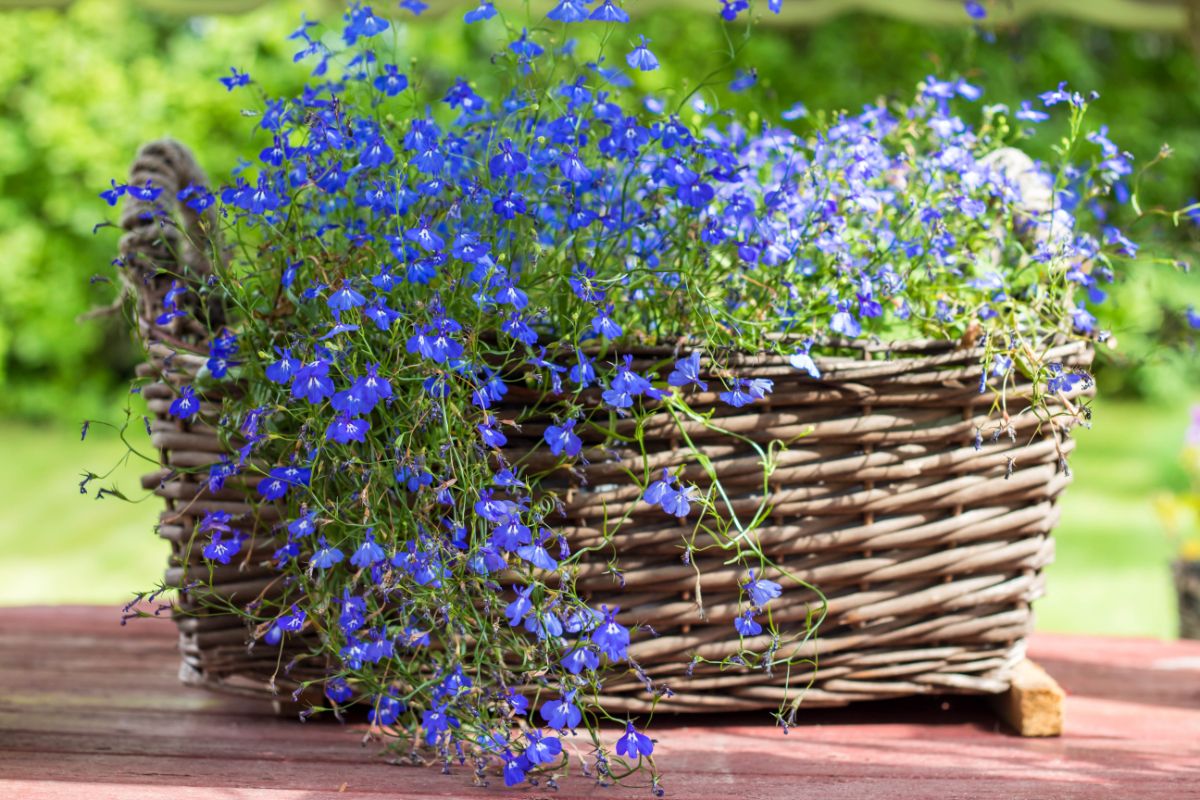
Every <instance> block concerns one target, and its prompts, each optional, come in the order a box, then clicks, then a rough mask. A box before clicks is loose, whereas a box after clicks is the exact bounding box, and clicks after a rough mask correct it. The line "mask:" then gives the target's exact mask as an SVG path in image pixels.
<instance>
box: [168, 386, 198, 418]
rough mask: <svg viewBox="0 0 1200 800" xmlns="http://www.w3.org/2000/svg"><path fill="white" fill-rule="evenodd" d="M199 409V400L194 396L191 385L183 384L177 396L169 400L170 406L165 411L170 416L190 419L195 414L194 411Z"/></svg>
mask: <svg viewBox="0 0 1200 800" xmlns="http://www.w3.org/2000/svg"><path fill="white" fill-rule="evenodd" d="M199 410H200V400H199V399H198V398H197V397H196V393H195V392H194V391H193V390H192V387H191V386H183V387H180V389H179V397H176V398H175V399H174V400H173V401H172V402H171V407H170V408H168V409H167V413H168V414H170V415H171V416H172V417H179V418H180V419H191V418H192V417H194V416H196V412H198V411H199Z"/></svg>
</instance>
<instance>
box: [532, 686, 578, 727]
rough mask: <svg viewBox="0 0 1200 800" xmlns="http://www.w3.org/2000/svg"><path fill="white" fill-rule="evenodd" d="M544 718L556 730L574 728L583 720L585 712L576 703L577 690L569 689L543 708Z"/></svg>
mask: <svg viewBox="0 0 1200 800" xmlns="http://www.w3.org/2000/svg"><path fill="white" fill-rule="evenodd" d="M541 715H542V719H544V720H546V723H547V724H548V725H549V726H550V727H551V728H554V729H556V730H560V731H561V730H566V729H570V730H574V729H575V728H576V727H578V726H579V723H580V722H582V721H583V713H582V712H581V711H580V710H579V708H578V707H577V706H576V705H575V691H574V690H572V691H569V692H567V693H566V694H564V695H563V696H562V697H560V698H558V699H557V700H551V701H549V702H547V703H546V704H545V705H543V706H542V708H541Z"/></svg>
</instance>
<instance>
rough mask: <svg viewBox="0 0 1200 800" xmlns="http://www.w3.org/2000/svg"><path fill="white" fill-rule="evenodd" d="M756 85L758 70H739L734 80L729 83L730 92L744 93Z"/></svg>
mask: <svg viewBox="0 0 1200 800" xmlns="http://www.w3.org/2000/svg"><path fill="white" fill-rule="evenodd" d="M756 83H758V70H756V69H750V70H746V71H742V70H740V69H739V70H738V71H737V73H736V74H735V75H734V77H733V80H732V81H730V82H729V91H731V92H744V91H746V90H747V89H749V88H750V87H752V86H753V85H754V84H756Z"/></svg>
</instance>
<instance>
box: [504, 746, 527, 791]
mask: <svg viewBox="0 0 1200 800" xmlns="http://www.w3.org/2000/svg"><path fill="white" fill-rule="evenodd" d="M504 753H505V760H504V785H505V786H516V785H517V784H518V783H522V782H524V780H525V773H526V772H527V771H528V770H529V761H528V759H526V758H525V756H524V755H520V756H514V755H513V754H512V751H511V750H505V751H504Z"/></svg>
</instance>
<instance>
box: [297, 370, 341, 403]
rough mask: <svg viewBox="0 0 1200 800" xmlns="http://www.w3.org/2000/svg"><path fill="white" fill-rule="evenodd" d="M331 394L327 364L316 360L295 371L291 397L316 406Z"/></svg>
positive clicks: (331, 388)
mask: <svg viewBox="0 0 1200 800" xmlns="http://www.w3.org/2000/svg"><path fill="white" fill-rule="evenodd" d="M332 394H333V380H331V379H330V377H329V362H328V361H324V360H321V359H318V360H317V361H313V362H312V363H309V364H305V365H304V366H303V367H301V368H300V369H298V370H296V375H295V377H294V378H293V379H292V397H294V398H296V399H297V400H301V399H303V400H307V401H308V402H309V403H312V404H313V405H316V404H318V403H320V402H321V401H323V400H324V399H325V398H327V397H329V396H330V395H332Z"/></svg>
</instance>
